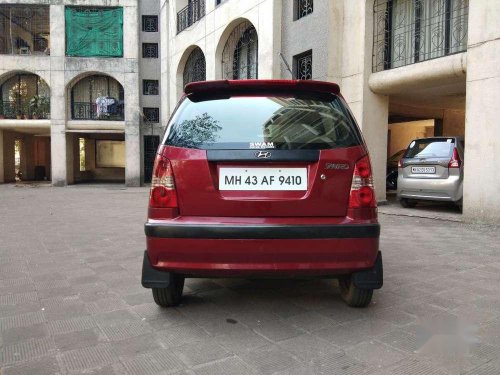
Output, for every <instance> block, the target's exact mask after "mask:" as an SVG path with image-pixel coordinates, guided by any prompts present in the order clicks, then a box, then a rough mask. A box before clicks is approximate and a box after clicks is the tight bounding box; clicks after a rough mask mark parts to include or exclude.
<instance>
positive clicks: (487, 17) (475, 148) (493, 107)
mask: <svg viewBox="0 0 500 375" xmlns="http://www.w3.org/2000/svg"><path fill="white" fill-rule="evenodd" d="M498 20H500V1H498V0H481V1H477V0H476V1H470V2H469V36H468V47H467V48H468V49H467V97H466V119H465V143H466V145H465V161H464V165H465V176H464V214H465V215H466V216H467V217H468V218H470V219H473V220H480V221H488V222H496V223H498V222H500V197H499V195H498V193H499V191H500V189H499V187H500V174H499V173H497V172H496V169H498V166H499V165H500V126H499V109H498V106H499V105H498V98H499V97H500V22H498Z"/></svg>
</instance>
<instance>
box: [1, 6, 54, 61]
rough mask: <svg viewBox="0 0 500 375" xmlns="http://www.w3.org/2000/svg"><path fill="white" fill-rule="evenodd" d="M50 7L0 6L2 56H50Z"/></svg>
mask: <svg viewBox="0 0 500 375" xmlns="http://www.w3.org/2000/svg"><path fill="white" fill-rule="evenodd" d="M49 13H50V11H49V7H48V6H44V5H30V6H25V5H0V54H5V55H32V54H40V55H50V47H49V46H50V17H49Z"/></svg>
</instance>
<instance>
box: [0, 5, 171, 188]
mask: <svg viewBox="0 0 500 375" xmlns="http://www.w3.org/2000/svg"><path fill="white" fill-rule="evenodd" d="M103 5H105V6H103ZM159 9H160V0H142V1H140V2H138V1H137V0H135V1H130V0H109V1H106V2H105V3H104V2H102V1H97V0H76V1H73V0H71V1H59V0H16V1H12V0H3V1H0V96H1V100H0V182H6V183H8V182H14V181H16V180H24V181H31V180H37V181H40V180H42V181H44V180H47V181H51V182H52V184H53V185H55V186H64V185H67V184H73V183H79V182H86V181H94V182H95V181H97V182H98V181H108V182H123V183H126V184H127V185H128V186H139V185H140V184H141V183H143V182H144V180H146V181H147V180H148V176H150V175H151V166H152V160H153V159H154V154H155V151H156V147H157V145H158V140H159V137H158V135H159V134H160V133H161V131H162V130H161V125H160V95H159V94H160V92H159V91H160V89H159V81H160V51H159V49H160V48H159V45H160V30H159Z"/></svg>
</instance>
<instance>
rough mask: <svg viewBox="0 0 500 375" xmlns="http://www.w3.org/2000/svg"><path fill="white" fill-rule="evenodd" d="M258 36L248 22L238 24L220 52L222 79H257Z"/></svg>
mask: <svg viewBox="0 0 500 375" xmlns="http://www.w3.org/2000/svg"><path fill="white" fill-rule="evenodd" d="M258 44H259V41H258V36H257V31H256V30H255V27H254V26H253V25H252V23H251V22H249V21H243V22H241V23H240V24H238V25H237V26H236V27H235V28H234V29H233V31H232V32H231V34H230V35H229V38H228V39H227V41H226V44H225V46H224V50H223V52H222V77H223V78H224V79H257V78H258Z"/></svg>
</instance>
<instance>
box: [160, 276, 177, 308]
mask: <svg viewBox="0 0 500 375" xmlns="http://www.w3.org/2000/svg"><path fill="white" fill-rule="evenodd" d="M183 289H184V276H180V275H176V274H172V275H171V277H170V285H169V286H168V287H166V288H153V298H154V300H155V302H156V304H157V305H158V306H161V307H173V306H177V305H179V303H181V300H182V290H183Z"/></svg>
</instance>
